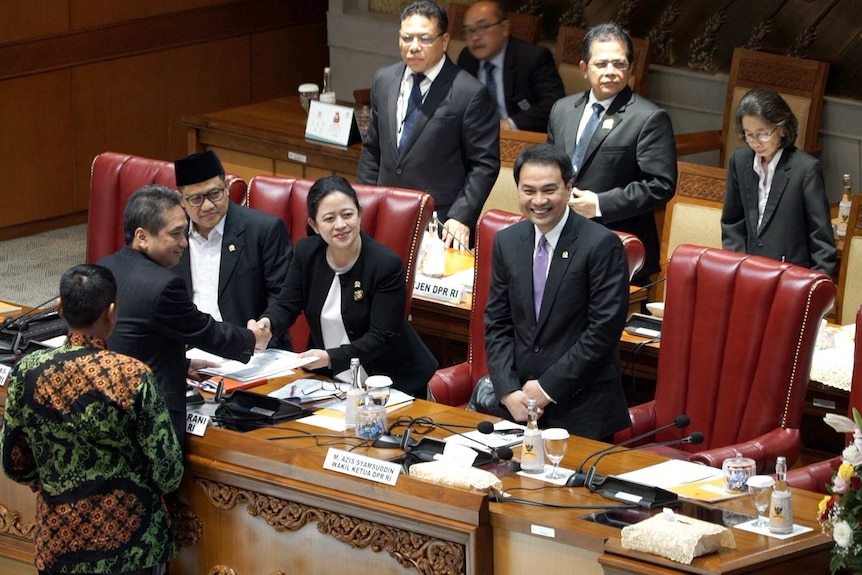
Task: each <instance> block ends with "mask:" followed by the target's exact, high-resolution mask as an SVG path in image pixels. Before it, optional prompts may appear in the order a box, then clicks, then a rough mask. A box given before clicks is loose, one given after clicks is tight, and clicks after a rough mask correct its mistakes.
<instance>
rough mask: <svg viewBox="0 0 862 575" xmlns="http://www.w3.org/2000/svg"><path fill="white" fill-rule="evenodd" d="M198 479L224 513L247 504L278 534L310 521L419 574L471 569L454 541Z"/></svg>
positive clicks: (459, 571)
mask: <svg viewBox="0 0 862 575" xmlns="http://www.w3.org/2000/svg"><path fill="white" fill-rule="evenodd" d="M195 481H196V482H197V483H198V484H199V485H200V486H201V489H203V491H204V493H205V494H206V496H207V498H208V499H209V500H210V503H212V504H213V505H214V506H216V507H218V508H219V509H233V508H234V507H236V506H237V505H242V504H245V505H246V510H247V511H248V513H249V515H251V516H253V517H258V516H259V517H261V518H262V519H264V520H265V521H266V522H267V523H268V524H269V525H270V526H272V528H273V529H275V530H276V531H279V532H280V531H285V530H289V531H297V530H298V529H300V528H302V527H304V526H305V525H306V524H308V523H311V522H316V523H317V530H318V531H319V532H320V533H322V534H324V535H329V536H331V537H334V538H335V539H337V540H338V541H341V542H342V543H346V544H348V545H350V546H351V547H354V548H358V549H364V548H366V547H370V548H371V550H372V551H374V552H375V553H379V552H381V551H386V552H387V553H389V555H390V556H391V557H392V558H394V559H395V560H396V561H398V562H399V563H400V564H401V565H402V566H404V567H413V568H415V569H416V570H417V571H418V572H419V573H423V574H428V575H431V574H446V575H448V574H452V575H455V574H457V573H464V571H465V569H466V566H465V549H464V546H463V545H458V544H456V543H452V542H451V541H445V540H442V539H435V538H433V537H429V536H427V535H423V534H421V533H414V532H411V531H406V530H404V529H398V528H395V527H390V526H387V525H382V524H380V523H375V522H372V521H366V520H363V519H359V518H356V517H351V516H349V515H345V514H343V513H334V512H332V511H328V510H326V509H320V508H316V507H311V506H308V505H303V504H301V503H296V502H293V501H288V500H285V499H279V498H277V497H271V496H269V495H264V494H261V493H257V492H254V491H250V490H248V489H239V488H237V487H234V486H232V485H226V484H223V483H217V482H215V481H210V480H208V479H203V478H195Z"/></svg>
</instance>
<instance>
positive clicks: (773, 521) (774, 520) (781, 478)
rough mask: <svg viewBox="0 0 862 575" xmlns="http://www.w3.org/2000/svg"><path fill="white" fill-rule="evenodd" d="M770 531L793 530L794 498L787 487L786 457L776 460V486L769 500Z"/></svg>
mask: <svg viewBox="0 0 862 575" xmlns="http://www.w3.org/2000/svg"><path fill="white" fill-rule="evenodd" d="M769 531H771V532H772V533H792V532H793V500H792V499H791V494H790V488H789V487H787V459H785V458H784V457H779V458H778V459H777V460H776V461H775V487H774V488H773V490H772V500H771V501H770V502H769Z"/></svg>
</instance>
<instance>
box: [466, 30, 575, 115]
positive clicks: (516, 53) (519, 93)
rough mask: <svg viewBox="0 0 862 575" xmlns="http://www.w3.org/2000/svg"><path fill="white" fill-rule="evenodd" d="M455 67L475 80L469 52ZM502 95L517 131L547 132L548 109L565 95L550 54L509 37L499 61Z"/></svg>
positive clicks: (476, 69)
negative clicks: (462, 69) (501, 61)
mask: <svg viewBox="0 0 862 575" xmlns="http://www.w3.org/2000/svg"><path fill="white" fill-rule="evenodd" d="M458 66H460V67H461V68H464V69H465V70H467V71H468V72H470V74H472V75H473V76H475V77H476V78H478V77H479V70H480V67H479V60H477V59H476V58H475V57H474V56H473V55H472V54H471V53H470V49H469V48H464V49H463V50H461V54H460V55H459V56H458ZM503 93H504V97H505V101H506V111H507V112H508V113H509V118H511V119H512V121H513V122H515V125H516V126H517V127H518V129H519V130H529V131H531V132H547V131H548V116H550V114H551V107H552V106H553V105H554V102H556V101H557V100H559V99H560V98H563V97H564V96H565V95H566V92H565V90H564V88H563V81H562V80H561V79H560V74H559V73H558V72H557V66H556V64H554V56H553V55H552V54H551V51H550V50H548V49H547V48H545V47H544V46H538V45H536V44H530V43H529V42H524V41H522V40H518V39H517V38H514V37H510V38H509V41H508V43H507V44H506V54H505V56H504V57H503Z"/></svg>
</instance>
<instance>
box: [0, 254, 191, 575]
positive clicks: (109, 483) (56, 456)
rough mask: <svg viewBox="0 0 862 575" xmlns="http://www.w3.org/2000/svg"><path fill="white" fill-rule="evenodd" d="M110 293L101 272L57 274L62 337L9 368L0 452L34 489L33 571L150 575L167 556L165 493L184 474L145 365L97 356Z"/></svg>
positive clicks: (110, 321) (107, 328)
mask: <svg viewBox="0 0 862 575" xmlns="http://www.w3.org/2000/svg"><path fill="white" fill-rule="evenodd" d="M116 293H117V284H116V282H115V281H114V276H113V275H112V274H111V272H110V271H109V270H108V269H107V268H104V267H102V266H97V265H91V264H84V265H79V266H75V267H73V268H71V269H70V270H68V271H66V272H65V273H64V274H63V277H62V278H61V280H60V308H59V309H60V313H61V315H62V316H63V317H64V318H65V319H66V321H67V323H68V324H69V338H68V340H67V342H66V343H65V344H64V345H62V346H61V347H59V348H57V349H51V350H41V351H37V352H35V353H32V354H30V355H28V356H26V357H25V358H24V359H22V360H21V361H20V362H19V363H18V365H17V366H16V367H15V370H14V371H13V372H12V376H11V383H10V384H9V390H8V396H7V399H6V413H5V425H4V427H3V434H2V438H0V451H2V463H3V471H4V472H5V473H6V475H8V476H9V477H10V478H11V479H13V480H14V481H17V482H19V483H23V484H26V485H29V486H30V487H31V488H32V489H33V490H34V491H36V493H37V503H36V526H35V531H34V533H35V541H34V543H35V563H36V567H37V568H38V569H39V573H40V575H53V574H57V573H112V574H115V573H120V574H122V575H153V574H156V575H157V574H159V573H162V572H163V570H164V565H165V564H166V563H167V561H168V560H169V559H170V558H171V556H172V555H174V554H175V553H176V544H175V542H174V540H173V537H172V536H171V530H170V528H169V522H168V516H167V512H166V509H165V505H164V503H163V499H162V496H163V495H164V494H165V493H169V492H171V491H174V490H175V489H177V487H179V484H180V480H181V479H182V474H183V467H182V452H181V448H180V443H179V441H178V439H177V436H176V433H175V432H174V430H173V427H172V426H171V419H170V416H169V415H168V411H167V408H166V407H165V402H164V399H163V398H162V396H161V394H160V393H159V391H158V386H157V384H156V380H155V377H154V376H153V374H152V372H151V371H150V369H149V368H148V367H147V366H146V365H145V364H143V363H142V362H140V361H138V360H136V359H133V358H130V357H127V356H124V355H121V354H118V353H115V352H112V351H107V350H106V349H105V338H107V337H108V334H109V333H110V332H111V329H112V328H113V325H114V322H115V321H116V317H117V313H116V305H115V303H114V302H115V299H116Z"/></svg>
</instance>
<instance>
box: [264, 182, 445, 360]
mask: <svg viewBox="0 0 862 575" xmlns="http://www.w3.org/2000/svg"><path fill="white" fill-rule="evenodd" d="M312 184H314V181H313V180H304V179H298V178H283V177H278V176H256V177H254V178H252V180H251V183H250V185H249V190H248V205H249V207H251V208H254V209H257V210H261V211H264V212H268V213H271V214H273V215H276V216H278V217H280V218H281V219H282V220H283V221H284V223H285V225H286V226H287V231H288V233H289V234H290V241H291V242H292V243H293V245H294V246H295V245H296V242H298V241H299V240H300V239H302V238H304V237H306V236H307V235H308V234H307V221H308V212H307V209H306V200H307V198H308V190H309V189H310V188H311V186H312ZM351 185H352V186H353V189H355V190H356V194H357V196H359V203H360V205H361V206H362V231H363V232H365V233H366V234H368V235H369V236H371V237H372V238H374V239H375V240H377V241H378V242H380V243H382V244H384V245H385V246H387V247H388V248H389V249H391V250H392V251H394V252H395V253H396V254H398V255H399V256H400V257H401V261H402V262H404V271H405V272H406V276H407V286H408V287H407V293H408V297H407V303H406V305H405V308H404V317H407V316H408V315H409V314H410V302H411V298H410V297H409V294H410V293H412V291H413V278H414V276H415V273H416V258H417V256H418V253H419V244H420V242H421V238H422V233H423V231H424V230H425V229H426V228H427V227H428V222H430V221H431V216H432V214H433V212H434V200H433V199H432V198H431V196H430V195H428V194H427V193H425V192H419V191H416V190H405V189H401V188H385V187H380V186H371V185H365V184H351ZM290 337H291V341H292V342H293V346H294V349H296V350H299V349H304V346H305V344H306V342H308V325H307V323H306V322H305V319H304V318H300V319H298V320H297V322H296V323H295V324H294V326H293V327H291V328H290Z"/></svg>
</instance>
